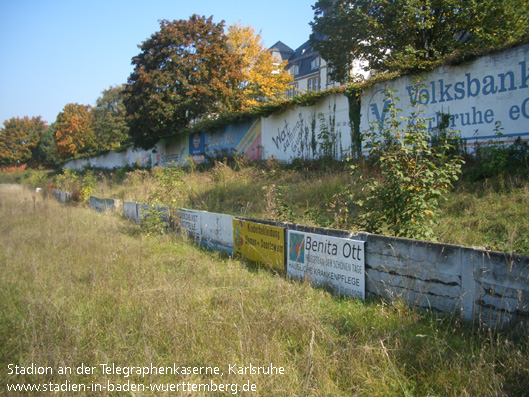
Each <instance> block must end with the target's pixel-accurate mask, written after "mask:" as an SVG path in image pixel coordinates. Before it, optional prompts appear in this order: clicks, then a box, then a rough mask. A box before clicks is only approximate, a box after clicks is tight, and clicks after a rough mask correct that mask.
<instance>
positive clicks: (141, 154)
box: [64, 147, 156, 170]
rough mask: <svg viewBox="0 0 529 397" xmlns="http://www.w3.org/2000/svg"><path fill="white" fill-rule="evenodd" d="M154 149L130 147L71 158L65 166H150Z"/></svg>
mask: <svg viewBox="0 0 529 397" xmlns="http://www.w3.org/2000/svg"><path fill="white" fill-rule="evenodd" d="M153 157H154V158H155V159H156V157H155V155H153V151H152V150H142V149H135V148H133V147H129V148H128V149H127V150H126V151H123V152H119V153H117V152H112V151H110V152H107V153H105V154H102V155H100V156H95V157H91V158H86V159H78V160H70V161H68V162H67V163H66V164H65V165H64V167H65V168H71V169H74V170H83V169H85V168H106V169H113V168H121V167H126V166H129V167H132V166H138V167H150V166H151V165H152V164H153Z"/></svg>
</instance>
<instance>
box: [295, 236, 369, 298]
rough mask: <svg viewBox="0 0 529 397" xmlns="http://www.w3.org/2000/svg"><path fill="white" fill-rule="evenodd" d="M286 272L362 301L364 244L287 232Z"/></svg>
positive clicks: (355, 241) (363, 292) (336, 238)
mask: <svg viewBox="0 0 529 397" xmlns="http://www.w3.org/2000/svg"><path fill="white" fill-rule="evenodd" d="M288 243H289V244H288V247H289V248H288V249H289V252H288V257H287V273H288V274H289V275H290V276H292V277H294V278H305V277H308V279H309V280H310V281H311V282H312V283H314V284H319V285H329V286H331V287H332V288H333V289H334V290H335V291H336V292H338V293H340V294H344V295H348V296H354V297H357V298H362V299H364V298H365V251H364V242H363V241H357V240H352V239H346V238H339V237H331V236H325V235H321V234H312V233H304V232H298V231H294V230H289V231H288Z"/></svg>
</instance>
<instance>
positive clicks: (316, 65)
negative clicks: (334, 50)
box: [310, 57, 320, 70]
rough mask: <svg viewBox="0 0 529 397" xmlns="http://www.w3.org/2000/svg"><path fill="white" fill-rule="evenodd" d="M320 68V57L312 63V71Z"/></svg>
mask: <svg viewBox="0 0 529 397" xmlns="http://www.w3.org/2000/svg"><path fill="white" fill-rule="evenodd" d="M319 67H320V57H316V58H314V59H313V60H312V62H311V63H310V69H311V70H315V69H318V68H319Z"/></svg>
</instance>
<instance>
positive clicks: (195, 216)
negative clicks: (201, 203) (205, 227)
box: [177, 209, 202, 239]
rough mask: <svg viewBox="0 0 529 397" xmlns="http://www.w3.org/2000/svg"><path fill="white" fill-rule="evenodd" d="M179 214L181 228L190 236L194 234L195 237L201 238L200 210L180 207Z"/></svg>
mask: <svg viewBox="0 0 529 397" xmlns="http://www.w3.org/2000/svg"><path fill="white" fill-rule="evenodd" d="M177 214H178V219H179V222H180V227H181V229H182V230H183V231H185V232H186V233H187V234H188V235H189V236H190V237H191V236H193V237H194V238H195V239H198V238H200V234H201V228H200V225H201V223H202V220H201V217H202V213H201V212H199V211H192V210H186V209H179V210H178V211H177Z"/></svg>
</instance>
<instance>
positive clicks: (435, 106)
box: [361, 44, 529, 144]
mask: <svg viewBox="0 0 529 397" xmlns="http://www.w3.org/2000/svg"><path fill="white" fill-rule="evenodd" d="M421 77H422V78H423V80H422V81H421V83H420V84H419V85H417V83H416V81H415V80H416V78H415V77H412V76H409V77H406V78H400V79H398V80H395V81H392V82H387V83H380V84H376V85H375V86H374V87H372V88H370V89H368V90H366V91H365V92H364V93H363V97H362V103H363V104H365V105H364V106H363V109H362V125H361V128H362V130H364V131H365V130H367V129H368V128H369V125H370V123H379V124H381V123H383V121H384V120H385V119H386V117H388V114H387V109H388V101H387V98H386V92H385V91H386V88H388V87H389V86H392V88H393V89H394V90H395V91H396V94H395V97H398V98H399V99H400V102H398V103H397V106H396V107H397V108H399V109H402V111H403V113H404V114H405V115H408V116H409V115H410V114H411V110H412V109H410V108H409V107H410V106H411V104H412V103H413V102H414V101H415V102H418V103H419V104H420V105H421V108H422V110H423V111H424V113H423V116H422V117H423V118H425V119H427V122H428V123H429V127H430V129H435V128H437V127H439V124H440V122H441V120H442V115H449V116H450V121H449V127H450V128H452V129H454V130H457V131H459V132H460V134H461V137H462V138H463V139H464V140H465V141H466V142H467V143H469V144H472V143H475V142H483V141H486V140H490V139H491V138H495V137H496V135H495V134H496V132H501V133H502V134H503V135H504V140H507V141H509V140H511V141H512V140H514V139H516V138H517V137H520V138H521V139H523V140H529V44H526V45H523V46H520V47H517V48H515V49H512V50H507V51H504V52H502V53H499V54H494V55H490V56H485V57H482V58H479V59H477V60H475V61H473V62H469V63H465V64H463V65H460V66H457V67H447V66H445V67H441V68H438V69H436V70H434V71H432V72H430V73H427V74H425V75H422V76H421ZM413 111H416V109H413Z"/></svg>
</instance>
